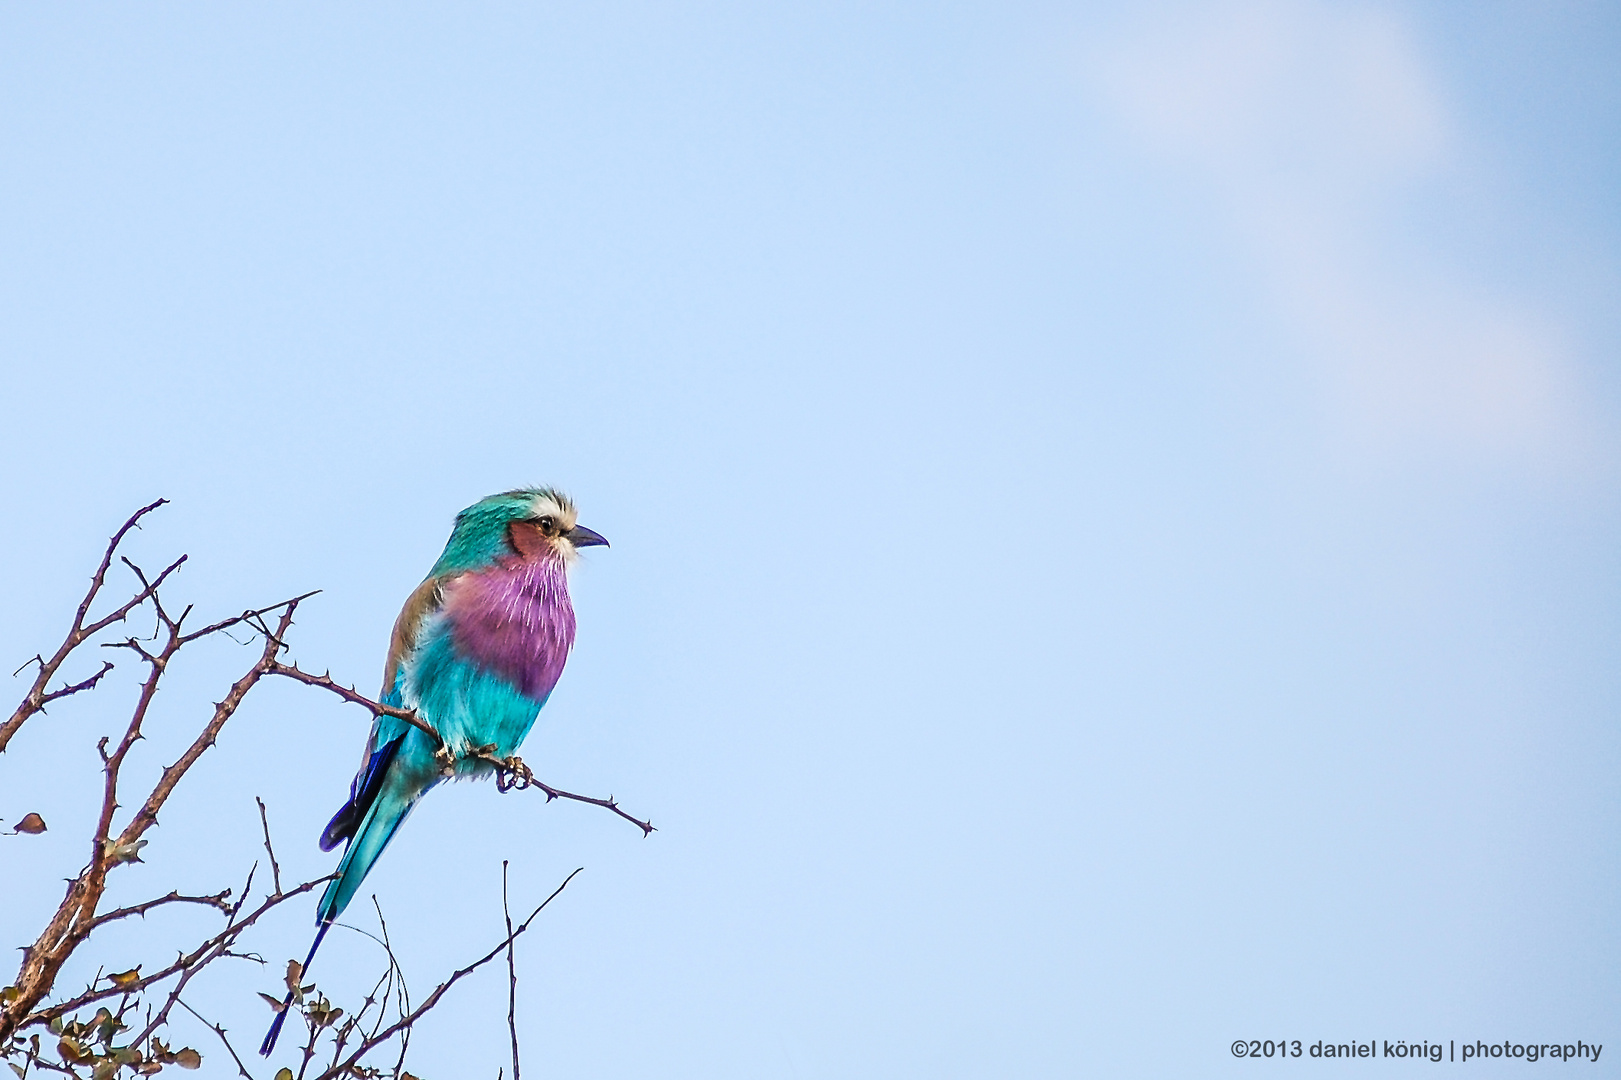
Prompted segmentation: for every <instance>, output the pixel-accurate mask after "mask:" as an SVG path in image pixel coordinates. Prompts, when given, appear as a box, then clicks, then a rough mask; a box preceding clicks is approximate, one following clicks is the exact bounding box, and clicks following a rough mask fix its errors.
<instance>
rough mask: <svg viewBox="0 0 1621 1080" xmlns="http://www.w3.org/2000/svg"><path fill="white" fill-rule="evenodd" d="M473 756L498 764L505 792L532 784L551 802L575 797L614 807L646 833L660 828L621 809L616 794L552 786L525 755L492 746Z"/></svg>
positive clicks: (497, 781) (499, 782)
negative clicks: (503, 753)
mask: <svg viewBox="0 0 1621 1080" xmlns="http://www.w3.org/2000/svg"><path fill="white" fill-rule="evenodd" d="M469 756H470V757H475V758H477V759H478V760H479V761H482V762H485V763H486V764H489V765H493V766H495V769H496V777H495V786H496V787H497V788H499V789H500V790H501V791H503V792H507V791H513V790H517V791H522V790H523V789H524V788H530V787H532V788H539V789H540V790H541V791H543V792H545V793H546V801H547V802H551V801H552V800H553V799H572V800H574V801H575V802H582V803H590V804H591V805H592V806H600V807H602V808H603V809H605V810H612V811H613V812H614V813H616V814H618V815H619V816H620V817H622V818H624V819H625V820H626V821H628V822H630V823H631V824H632V825H634V826H636V827H637V828H638V829H640V830H642V835H643V836H647V835H649V834H651V833H653V832H656V831H657V830H656V829H654V828H653V823H652V822H650V821H643V820H642V819H641V818H638V817H632V816H631V815H630V814H627V813H625V811H624V810H622V809H620V807H619V801H618V800H617V799H615V798H614V797H613V796H612V795H610V796H608V797H607V798H606V799H596V798H592V797H591V796H590V795H576V794H574V792H572V791H564V790H563V789H562V788H554V787H552V786H551V785H550V784H548V783H546V782H545V781H544V780H541V779H539V778H537V777H536V776H535V774H534V772H532V771H531V770H530V768H529V766H528V765H525V764H524V762H523V759H522V758H519V757H510V758H500V757H496V756H495V754H494V753H493V752H491V749H490V748H489V747H480V748H479V749H478V750H475V751H474V752H473V753H472V754H471V755H469Z"/></svg>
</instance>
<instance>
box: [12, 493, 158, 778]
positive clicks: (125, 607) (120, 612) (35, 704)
mask: <svg viewBox="0 0 1621 1080" xmlns="http://www.w3.org/2000/svg"><path fill="white" fill-rule="evenodd" d="M168 501H169V500H168V499H159V500H157V501H156V502H153V503H149V504H147V505H146V506H143V507H141V508H140V509H139V510H137V511H135V513H133V514H131V515H130V517H129V520H128V521H126V522H124V524H123V525H122V526H120V527H119V529H118V531H117V532H115V533H114V534H113V538H112V539H111V540H110V541H108V543H107V550H106V552H105V553H104V554H103V555H102V557H101V565H99V566H97V567H96V572H95V573H94V574H93V575H91V578H90V591H89V592H87V593H85V595H84V599H83V600H81V601H80V602H79V607H78V610H77V611H75V612H74V613H73V624H72V625H71V626H70V627H68V633H67V637H65V638H63V639H62V644H61V645H59V646H58V647H57V649H56V651H55V652H54V653H52V654H51V658H50V659H49V660H47V659H45V658H44V657H43V656H37V657H35V658H34V660H33V661H31V662H37V663H38V664H39V671H38V673H37V674H35V676H34V684H33V685H32V686H31V687H29V688H28V693H27V694H25V695H24V696H23V700H22V704H20V705H18V706H17V710H16V711H15V712H13V713H12V714H11V718H10V719H9V720H7V721H6V722H5V723H3V724H0V753H4V752H5V749H6V747H7V746H8V745H9V744H10V743H11V737H12V736H13V735H15V734H16V733H17V729H18V728H20V727H22V726H23V724H25V723H27V722H28V720H29V718H31V717H32V716H34V715H35V714H36V713H40V712H43V711H45V706H46V705H47V704H48V703H50V702H52V701H55V700H57V699H59V698H64V697H67V696H68V695H69V694H77V693H78V692H80V691H81V690H89V689H91V688H93V687H94V686H95V685H96V682H97V681H98V680H99V679H100V678H101V676H102V675H105V674H106V673H107V672H108V671H109V670H111V669H110V668H107V667H103V669H102V671H101V672H100V673H99V674H97V675H94V676H92V677H91V678H89V679H86V680H85V681H84V682H81V683H76V684H74V685H72V686H65V687H62V688H61V689H59V690H53V691H50V692H47V691H46V689H45V687H46V685H47V684H48V683H50V681H51V679H52V678H54V677H55V676H56V672H57V669H59V668H60V667H61V666H62V664H63V662H64V661H66V660H67V658H68V657H69V656H70V655H72V653H73V651H74V650H75V649H77V648H78V647H79V646H80V645H82V644H84V643H85V642H86V641H88V640H89V639H90V638H92V637H94V636H95V635H96V634H98V633H100V632H101V631H103V630H105V629H107V627H109V626H111V625H112V624H113V623H116V622H122V621H123V619H124V617H125V616H126V615H128V614H129V613H130V612H131V611H134V610H135V609H136V608H137V607H139V606H140V605H141V604H143V603H145V602H146V600H147V599H148V598H149V597H150V596H152V594H153V593H154V592H156V591H157V588H158V586H159V585H162V584H163V580H164V579H165V578H167V577H168V576H169V575H170V574H172V573H174V572H175V571H176V570H178V569H179V568H180V564H181V563H183V562H185V561H186V557H185V556H184V555H182V556H180V558H178V559H176V560H175V561H174V562H173V563H171V564H169V566H167V567H165V568H164V571H163V573H161V574H159V575H158V578H157V580H156V581H153V582H145V583H143V584H144V587H143V588H142V589H141V591H140V592H138V593H136V594H135V595H134V596H133V597H132V598H131V599H129V600H128V601H126V602H125V603H124V604H122V605H121V606H119V607H117V608H115V609H113V610H112V611H111V612H109V613H108V614H106V615H104V616H102V617H101V618H99V619H96V620H95V621H94V622H89V623H87V622H85V619H86V618H88V617H89V615H90V606H91V605H92V604H94V603H95V602H96V597H97V595H98V594H100V592H101V587H102V585H104V584H105V583H106V581H107V568H108V567H109V566H111V565H112V563H113V555H114V554H115V553H116V552H117V551H118V545H119V544H121V543H123V542H124V537H125V535H127V534H128V533H129V531H130V530H131V529H133V528H136V527H138V526H139V525H140V521H141V519H142V518H144V517H145V516H146V515H148V514H150V513H151V512H152V511H154V510H156V509H157V508H158V507H160V506H162V505H163V504H164V503H166V502H168ZM26 666H27V665H26V664H25V665H24V667H26ZM18 670H19V671H21V670H22V669H21V668H19V669H18Z"/></svg>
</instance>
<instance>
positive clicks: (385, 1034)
mask: <svg viewBox="0 0 1621 1080" xmlns="http://www.w3.org/2000/svg"><path fill="white" fill-rule="evenodd" d="M584 869H585V867H583V866H582V867H580V868H579V869H578V870H575V871H574V872H573V873H571V874H569V876H568V877H566V878H564V879H563V884H561V885H559V886H558V887H557V888H555V889H553V890H552V894H551V895H550V896H548V897H547V898H546V899H544V900H542V901H541V902H540V906H539V907H537V908H535V910H534V911H531V912H530V913H529V917H528V918H527V919H525V920H524V921H523V922H521V923H519V924H518V927H517V929H515V930H513V931H512V932H511V933H510V934H508V935H507V936H506V937H505V938H503V939H502V940H501V941H500V943H499V944H497V945H496V946H495V948H493V949H491V950H490V951H489V952H487V953H485V954H484V955H483V956H481V957H479V958H478V959H477V960H474V961H473V962H472V963H471V964H468V965H467V966H466V967H464V968H458V969H457V970H456V971H454V972H452V973H451V975H450V978H448V979H446V980H445V981H444V982H442V983H440V984H439V985H438V986H436V987H434V988H433V993H431V994H429V995H428V996H427V997H426V998H424V999H423V1001H422V1004H420V1005H418V1006H417V1007H416V1008H415V1009H412V1010H411V1011H410V1012H409V1013H406V1014H405V1015H404V1016H402V1017H400V1018H399V1019H398V1020H396V1021H395V1022H394V1023H392V1024H390V1025H389V1026H388V1027H386V1028H384V1029H383V1030H382V1031H381V1032H378V1033H377V1034H375V1035H372V1036H370V1037H368V1038H367V1039H366V1040H365V1041H364V1042H363V1043H361V1044H360V1046H359V1047H358V1048H357V1049H356V1050H355V1051H354V1053H352V1054H350V1055H349V1056H348V1057H347V1058H345V1059H344V1060H343V1061H342V1062H340V1063H339V1064H337V1065H334V1066H333V1067H332V1068H330V1069H328V1070H326V1071H325V1072H323V1073H321V1074H320V1075H319V1076H317V1077H315V1078H314V1080H337V1078H338V1077H341V1076H346V1075H348V1074H349V1073H351V1072H352V1071H353V1069H354V1066H355V1065H356V1064H357V1063H358V1062H359V1061H360V1059H361V1058H363V1057H364V1056H365V1055H366V1054H367V1053H368V1052H369V1051H370V1050H372V1049H373V1048H374V1047H376V1046H378V1045H381V1044H382V1043H385V1042H387V1041H388V1040H389V1039H391V1038H393V1037H394V1036H395V1035H396V1034H398V1033H400V1032H401V1031H406V1030H409V1029H410V1028H411V1026H412V1025H414V1024H415V1023H416V1022H417V1020H419V1019H421V1017H422V1016H423V1015H425V1014H426V1013H427V1012H428V1011H429V1010H431V1009H432V1008H433V1007H434V1006H435V1005H438V1004H439V999H440V998H442V997H444V996H445V994H446V992H447V991H449V990H450V988H451V987H452V986H455V985H456V984H457V983H458V982H461V981H462V980H463V979H465V978H466V977H467V976H469V975H471V974H472V973H473V972H475V971H477V970H478V969H479V968H481V967H483V966H484V965H485V964H488V963H489V962H490V961H491V960H494V959H495V958H496V957H497V956H500V955H501V953H502V951H503V950H505V949H506V948H507V946H508V945H510V944H511V943H512V942H514V941H516V940H517V939H518V937H519V936H520V935H521V934H522V933H523V932H524V931H525V930H528V929H529V924H530V923H532V922H534V921H535V918H536V916H538V915H539V914H540V913H541V912H542V911H545V910H546V905H548V904H550V903H551V902H552V901H553V900H556V899H557V897H558V894H560V893H561V892H562V891H563V890H564V889H566V888H568V884H569V882H571V881H573V880H574V878H575V876H576V875H577V874H579V873H580V871H581V870H584Z"/></svg>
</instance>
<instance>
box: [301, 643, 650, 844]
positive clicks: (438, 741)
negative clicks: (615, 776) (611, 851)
mask: <svg viewBox="0 0 1621 1080" xmlns="http://www.w3.org/2000/svg"><path fill="white" fill-rule="evenodd" d="M269 674H271V675H283V676H285V677H287V678H289V679H293V680H295V681H297V682H301V683H303V684H305V685H306V686H317V687H320V688H321V689H322V690H327V691H330V692H331V693H333V694H336V695H337V696H338V697H340V698H342V699H343V700H344V701H347V702H349V703H351V704H354V705H359V706H360V707H361V708H363V709H368V710H370V712H371V714H372V715H373V716H392V717H394V718H396V719H399V720H404V721H405V722H406V723H408V724H410V725H411V726H412V727H414V728H416V729H417V730H418V731H420V732H422V733H423V734H424V735H426V736H428V738H430V739H432V740H433V744H434V746H436V747H438V748H439V751H440V753H441V756H450V754H451V752H450V750H449V749H448V748H447V747H446V745H445V740H444V738H443V737H442V736H440V734H439V732H438V731H437V730H436V729H435V728H434V726H433V725H432V724H430V723H428V722H427V721H426V720H424V719H422V717H420V716H418V715H417V714H416V713H415V712H413V711H412V710H410V709H400V708H396V707H394V706H392V705H384V704H383V703H382V702H380V701H373V700H372V699H371V698H369V697H367V696H366V695H364V694H362V693H360V692H359V691H358V690H356V689H355V688H354V687H352V686H344V685H343V684H342V683H339V682H338V681H337V680H335V679H334V678H332V675H331V673H327V674H325V675H314V674H311V673H310V672H308V671H304V670H302V669H300V668H299V667H298V665H297V664H283V663H280V662H279V661H278V662H275V663H273V664H272V665H271V667H270V671H269ZM494 750H495V748H494V747H493V746H480V747H474V748H472V749H470V750H464V751H462V753H461V754H460V756H461V757H463V758H473V759H474V760H477V761H482V762H484V763H485V764H486V765H489V766H490V767H491V768H493V769H494V770H495V774H496V775H495V786H496V787H497V788H498V789H499V790H500V791H502V792H503V793H505V792H508V791H514V790H516V791H522V790H523V789H524V788H531V787H532V788H538V789H539V790H540V791H542V792H544V793H545V795H546V801H547V802H551V801H552V800H553V799H571V800H573V801H574V802H581V803H589V804H590V805H592V806H600V807H602V808H603V809H605V810H611V811H613V812H614V813H615V814H617V815H619V816H620V817H622V818H624V819H625V820H626V821H628V822H630V823H631V824H632V825H635V826H636V827H637V828H638V829H640V830H642V835H643V836H647V835H649V834H651V833H653V832H655V831H656V830H655V829H654V828H653V824H652V823H651V822H649V821H644V820H642V819H641V818H638V817H634V816H632V815H631V814H628V813H626V812H625V811H624V810H623V809H621V808H620V806H619V802H618V800H616V799H615V798H614V797H613V796H612V795H610V796H608V797H607V798H606V799H598V798H595V797H593V796H590V795H576V794H575V793H574V792H572V791H564V790H563V789H562V788H555V787H552V786H551V785H550V784H548V783H546V782H545V781H543V780H540V779H539V778H537V777H536V776H535V774H534V772H533V771H532V770H531V769H530V768H529V766H528V765H525V764H524V762H523V759H522V758H518V757H510V758H502V757H496V756H495V753H494ZM451 760H452V761H453V760H454V758H453V757H451Z"/></svg>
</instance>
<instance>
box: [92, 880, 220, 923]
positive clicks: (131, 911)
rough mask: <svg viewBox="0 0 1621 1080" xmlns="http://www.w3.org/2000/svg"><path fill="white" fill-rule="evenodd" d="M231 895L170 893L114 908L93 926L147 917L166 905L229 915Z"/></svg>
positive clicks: (98, 918) (98, 917)
mask: <svg viewBox="0 0 1621 1080" xmlns="http://www.w3.org/2000/svg"><path fill="white" fill-rule="evenodd" d="M230 895H231V890H230V889H225V890H222V891H221V892H217V893H215V894H214V895H212V896H182V895H181V894H180V893H179V892H169V893H167V894H165V895H163V896H160V897H158V898H157V899H156V900H148V901H146V902H145V903H141V904H131V905H130V906H129V907H121V908H114V909H113V910H112V911H108V912H104V913H103V914H101V915H97V916H96V919H95V923H94V924H93V925H94V926H103V925H105V924H107V923H110V922H113V921H114V920H117V919H127V918H129V917H130V916H131V915H145V914H146V913H147V912H148V911H151V910H152V909H153V908H155V907H162V906H163V905H164V904H203V905H205V906H207V907H211V908H218V909H219V910H220V911H223V912H226V913H229V912H230V910H231V905H230V904H227V903H226V902H225V900H226V898H227V897H228V896H230Z"/></svg>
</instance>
